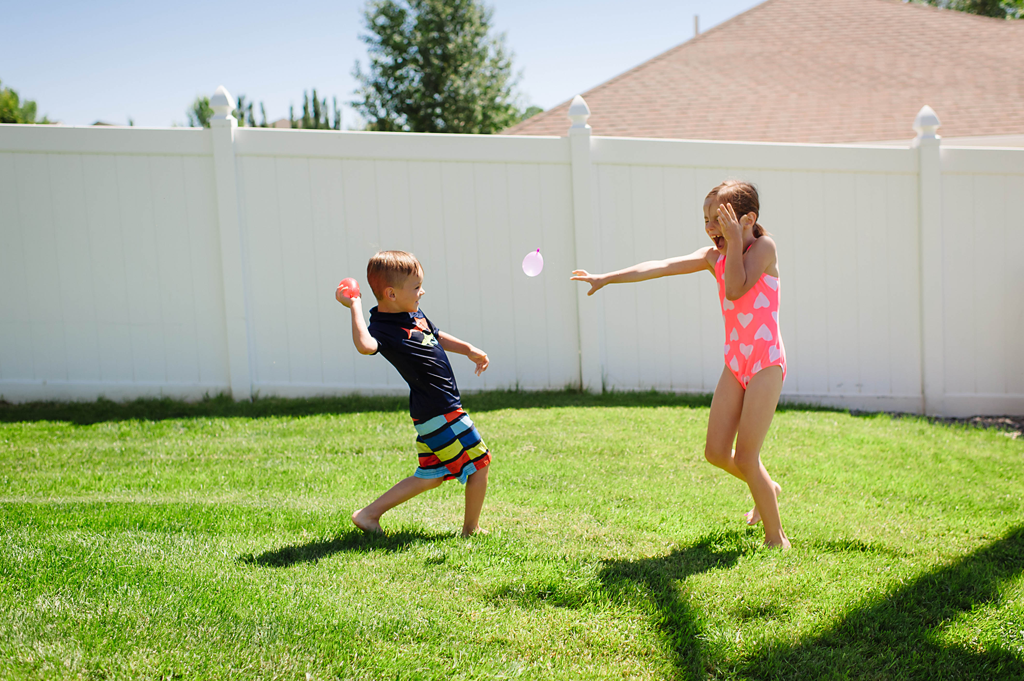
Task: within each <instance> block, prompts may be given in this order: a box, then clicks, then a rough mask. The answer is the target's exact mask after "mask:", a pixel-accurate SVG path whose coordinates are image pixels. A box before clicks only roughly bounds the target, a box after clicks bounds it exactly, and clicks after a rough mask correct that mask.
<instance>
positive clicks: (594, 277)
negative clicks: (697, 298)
mask: <svg viewBox="0 0 1024 681" xmlns="http://www.w3.org/2000/svg"><path fill="white" fill-rule="evenodd" d="M711 250H712V248H711V247H710V246H708V247H707V248H701V249H699V250H696V251H694V252H693V253H690V254H689V255H681V256H679V257H677V258H668V259H667V260H648V261H646V262H642V263H639V264H636V265H633V266H632V267H627V268H626V269H624V270H617V271H615V272H608V273H607V274H590V273H589V272H587V271H586V270H573V272H572V274H573V276H571V277H569V279H570V280H572V281H582V282H584V283H586V284H590V290H589V291H587V295H588V296H592V295H594V294H595V293H597V292H598V291H599V290H601V289H602V288H604V287H605V286H606V285H607V284H628V283H632V282H635V281H647V280H648V279H657V278H658V277H667V276H670V275H673V274H690V273H692V272H700V271H701V270H710V271H711V272H714V271H715V266H714V265H713V264H711V263H710V262H709V261H708V254H709V253H710V252H711Z"/></svg>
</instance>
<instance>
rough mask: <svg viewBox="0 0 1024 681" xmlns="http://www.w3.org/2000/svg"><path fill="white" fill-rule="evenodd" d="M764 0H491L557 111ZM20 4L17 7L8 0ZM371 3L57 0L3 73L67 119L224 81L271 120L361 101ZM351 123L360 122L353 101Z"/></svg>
mask: <svg viewBox="0 0 1024 681" xmlns="http://www.w3.org/2000/svg"><path fill="white" fill-rule="evenodd" d="M759 3H760V0H694V1H691V2H680V1H676V2H670V1H669V0H634V1H632V2H622V1H621V0H620V1H618V2H611V1H607V0H590V1H589V2H583V1H582V0H489V1H488V2H486V4H487V5H488V6H490V7H491V8H492V9H493V10H494V14H493V18H492V24H493V26H494V29H495V30H497V31H499V32H504V33H505V36H506V44H507V45H508V46H509V47H510V48H511V49H512V50H513V51H514V53H515V60H514V64H515V67H516V69H517V70H521V71H522V79H521V81H520V84H519V88H520V91H521V92H522V93H523V95H524V100H525V103H527V104H537V105H539V106H541V107H544V108H550V107H552V106H554V105H556V104H558V103H560V102H562V101H564V100H566V99H569V98H571V97H572V96H573V95H575V94H577V93H579V92H582V91H585V90H587V89H589V88H591V87H593V86H595V85H598V84H600V83H602V82H604V81H606V80H608V79H610V78H612V77H613V76H615V75H617V74H619V73H622V72H623V71H625V70H627V69H629V68H632V67H633V66H636V65H637V64H639V63H641V62H643V61H645V60H647V59H649V58H651V57H653V56H655V55H657V54H659V53H661V52H663V51H665V50H667V49H669V48H671V47H673V46H675V45H678V44H679V43H682V42H685V41H687V40H689V39H690V38H692V37H693V17H694V15H699V16H700V25H701V31H705V30H707V29H709V28H711V27H713V26H715V25H717V24H719V23H721V22H722V21H725V20H726V19H729V18H731V17H733V16H735V15H736V14H739V13H741V12H744V11H746V10H748V9H750V8H751V7H754V6H755V5H757V4H759ZM11 4H14V3H11ZM365 5H366V3H365V1H364V0H333V1H332V2H327V1H321V0H309V1H308V2H305V3H297V4H295V5H289V4H287V3H285V2H276V3H273V4H269V3H253V2H244V3H243V2H234V1H231V2H221V3H216V2H193V1H191V0H188V1H185V2H179V3H176V4H169V3H159V4H157V3H148V2H140V1H138V0H137V1H135V2H126V1H123V0H119V1H112V0H101V1H99V2H93V3H83V2H81V1H80V0H77V1H74V2H72V1H69V0H54V1H53V2H49V3H42V2H28V3H17V6H14V7H10V8H5V9H4V10H2V12H0V24H2V33H3V40H2V41H0V80H2V81H3V84H4V85H5V86H7V87H11V88H14V89H15V90H17V91H18V93H19V94H20V95H21V96H22V98H28V99H34V100H35V101H36V102H37V104H38V106H39V114H40V115H42V114H46V115H48V116H49V117H50V118H51V119H55V120H59V121H62V122H63V123H65V124H68V125H89V124H92V123H93V122H95V121H97V120H102V121H106V122H109V123H115V124H126V123H127V121H128V118H129V117H131V118H132V119H134V121H135V124H136V125H141V126H147V127H165V126H169V125H171V124H173V123H178V124H185V123H186V114H185V112H186V110H187V109H188V106H189V104H190V103H191V102H192V100H193V99H195V97H196V96H197V95H200V94H206V95H211V94H213V91H214V90H215V89H216V88H217V86H218V85H224V86H225V87H227V89H228V90H229V91H230V92H231V93H232V94H234V95H236V96H237V95H239V94H245V95H246V96H247V97H248V98H249V99H250V100H255V101H256V102H257V106H258V102H259V101H263V102H264V103H265V105H266V109H267V116H268V118H270V119H271V120H273V119H276V118H281V117H285V116H287V115H288V106H289V104H290V103H291V104H294V105H295V107H296V110H297V111H300V110H301V102H302V92H303V90H304V89H305V90H309V89H311V88H313V87H316V88H317V91H318V93H319V94H320V95H321V96H323V95H326V96H328V97H331V96H337V97H338V101H339V103H342V102H347V101H348V100H350V99H352V98H353V94H352V92H353V90H354V88H355V86H356V81H355V79H354V78H353V76H352V70H353V66H354V64H355V62H356V60H357V59H358V60H360V61H361V62H363V63H364V64H365V61H366V50H365V45H364V44H363V43H362V42H361V41H360V40H359V34H360V33H361V32H362V27H363V22H362V11H363V8H364V7H365ZM344 120H345V123H344V127H346V128H347V127H350V126H351V125H353V124H356V123H357V122H358V121H357V119H356V116H355V113H354V112H353V111H352V109H351V108H349V107H347V106H346V107H345V111H344Z"/></svg>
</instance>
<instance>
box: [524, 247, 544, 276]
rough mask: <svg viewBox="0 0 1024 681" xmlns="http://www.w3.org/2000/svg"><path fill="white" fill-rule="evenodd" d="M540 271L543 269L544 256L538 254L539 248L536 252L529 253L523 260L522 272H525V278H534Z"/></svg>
mask: <svg viewBox="0 0 1024 681" xmlns="http://www.w3.org/2000/svg"><path fill="white" fill-rule="evenodd" d="M542 269H544V256H543V255H541V254H540V249H539V248H538V249H537V250H536V251H530V252H529V253H527V254H526V257H525V258H523V272H526V276H528V277H536V276H537V275H538V274H540V271H541V270H542Z"/></svg>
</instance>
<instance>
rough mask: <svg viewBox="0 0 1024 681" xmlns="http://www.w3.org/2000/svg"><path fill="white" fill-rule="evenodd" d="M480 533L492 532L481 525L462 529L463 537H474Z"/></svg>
mask: <svg viewBox="0 0 1024 681" xmlns="http://www.w3.org/2000/svg"><path fill="white" fill-rule="evenodd" d="M478 534H479V535H485V534H490V532H488V531H487V530H485V529H484V528H482V527H479V526H478V527H477V528H476V529H475V530H465V529H464V530H462V538H463V539H468V538H469V537H473V536H476V535H478Z"/></svg>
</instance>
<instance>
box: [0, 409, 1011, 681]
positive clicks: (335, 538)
mask: <svg viewBox="0 0 1024 681" xmlns="http://www.w3.org/2000/svg"><path fill="white" fill-rule="evenodd" d="M404 407H405V401H404V400H401V399H398V400H392V399H369V398H363V399H360V398H351V399H338V400H303V401H284V400H269V399H261V400H257V401H256V402H254V403H243V404H233V403H231V402H229V401H227V400H224V399H214V400H208V401H205V402H200V403H197V404H183V403H178V402H170V401H159V402H152V401H150V402H134V403H128V404H123V405H122V404H113V403H110V402H100V403H92V404H80V405H59V404H42V405H40V404H37V405H9V404H0V480H2V483H3V486H2V489H0V678H2V679H63V678H84V679H166V678H187V679H299V680H304V679H307V678H312V679H335V678H340V679H491V678H523V679H592V678H615V679H622V678H635V679H676V678H682V679H704V678H714V679H743V678H758V679H760V678H795V679H817V678H835V679H843V678H851V679H857V678H869V679H903V678H908V679H910V678H913V679H959V678H978V679H1021V678H1024V440H1020V439H1018V440H1014V439H1011V438H1010V437H1007V436H1006V434H1005V433H1001V432H998V431H994V430H981V429H975V428H967V427H963V426H950V425H943V424H934V423H930V422H928V421H927V420H925V419H920V418H909V417H908V418H893V417H890V416H887V415H872V416H854V415H850V414H848V413H844V412H835V411H821V410H806V409H796V408H788V409H783V410H780V411H779V413H778V414H777V415H776V418H775V422H774V424H773V426H772V429H771V431H770V432H769V434H768V438H767V441H766V443H765V447H764V451H763V452H762V456H763V457H764V460H765V463H766V465H767V466H768V469H769V471H771V473H772V475H773V477H774V478H775V479H776V480H777V481H779V482H780V483H781V484H782V486H783V493H782V496H781V499H780V502H781V511H782V517H783V522H784V526H785V528H786V530H787V533H788V534H789V537H790V538H791V540H792V542H793V546H794V549H793V550H792V551H789V552H780V551H771V550H765V549H762V548H760V543H761V540H762V534H761V531H760V529H749V528H747V527H746V526H745V525H743V524H742V513H743V512H744V511H746V510H747V509H748V508H749V507H750V499H749V495H748V493H747V491H746V489H745V488H744V487H743V486H742V485H741V484H740V483H739V482H738V481H736V480H734V479H732V478H730V477H729V476H727V475H726V474H725V473H723V472H722V471H719V470H718V469H715V468H713V467H711V466H710V465H708V464H707V463H705V461H704V458H703V446H704V434H705V427H706V423H707V412H708V401H707V400H706V399H694V398H685V397H677V396H671V395H659V394H638V395H623V394H611V395H603V396H587V395H579V394H575V393H569V392H566V393H542V394H531V393H487V394H480V395H471V396H468V397H467V400H466V407H467V409H468V410H469V411H470V413H471V415H472V417H473V419H474V421H475V422H476V424H477V426H478V427H479V428H480V431H481V433H482V434H483V436H484V438H485V440H486V442H487V443H488V445H489V446H490V447H491V449H492V451H493V454H494V463H493V468H492V471H491V475H490V489H489V491H488V498H487V502H486V504H485V506H484V513H483V517H482V523H483V524H484V526H485V527H487V528H489V529H490V532H491V533H490V535H488V536H479V537H475V538H472V539H469V540H463V539H460V538H458V537H457V533H458V531H459V530H460V528H461V523H462V488H461V486H460V485H459V484H458V483H451V482H449V483H446V484H445V485H444V486H442V487H441V488H440V489H438V490H435V491H433V492H429V493H427V494H424V495H422V496H421V497H418V498H416V499H414V500H413V501H411V502H409V503H408V504H405V505H403V506H400V507H398V508H397V509H395V510H394V511H392V512H391V513H390V514H388V515H386V516H385V517H384V519H383V521H382V524H383V525H384V526H385V527H386V528H387V529H388V530H389V534H388V536H386V537H369V536H364V535H362V534H361V533H359V532H356V531H354V530H353V528H352V526H351V525H350V522H349V515H350V514H351V512H352V511H353V510H354V509H356V508H359V507H361V506H363V505H365V504H366V503H368V502H370V501H372V500H373V499H374V498H375V497H376V496H377V495H379V494H380V493H381V492H383V491H384V490H385V489H387V488H388V487H389V486H390V485H391V484H393V483H394V482H397V481H398V480H399V479H401V478H402V477H405V476H407V475H409V474H411V473H412V471H413V470H414V467H415V457H414V454H413V447H412V441H413V438H414V434H413V430H412V427H411V424H410V420H409V418H408V414H407V412H406V411H405V410H404Z"/></svg>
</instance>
